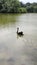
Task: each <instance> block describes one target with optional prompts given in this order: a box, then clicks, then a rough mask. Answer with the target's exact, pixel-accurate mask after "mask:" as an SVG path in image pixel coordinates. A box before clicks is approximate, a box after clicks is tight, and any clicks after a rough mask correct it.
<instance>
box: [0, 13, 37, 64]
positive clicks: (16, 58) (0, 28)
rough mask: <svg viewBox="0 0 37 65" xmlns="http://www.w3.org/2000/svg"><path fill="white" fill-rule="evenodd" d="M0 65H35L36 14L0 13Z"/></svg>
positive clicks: (36, 57) (36, 51)
mask: <svg viewBox="0 0 37 65" xmlns="http://www.w3.org/2000/svg"><path fill="white" fill-rule="evenodd" d="M17 27H19V31H23V33H24V36H23V37H22V36H21V37H20V36H18V35H17V33H16V32H17ZM0 65H37V14H31V13H27V14H0Z"/></svg>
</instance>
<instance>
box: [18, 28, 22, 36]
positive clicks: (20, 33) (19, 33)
mask: <svg viewBox="0 0 37 65" xmlns="http://www.w3.org/2000/svg"><path fill="white" fill-rule="evenodd" d="M17 34H18V35H20V36H22V35H23V32H22V31H21V32H19V28H17Z"/></svg>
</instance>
